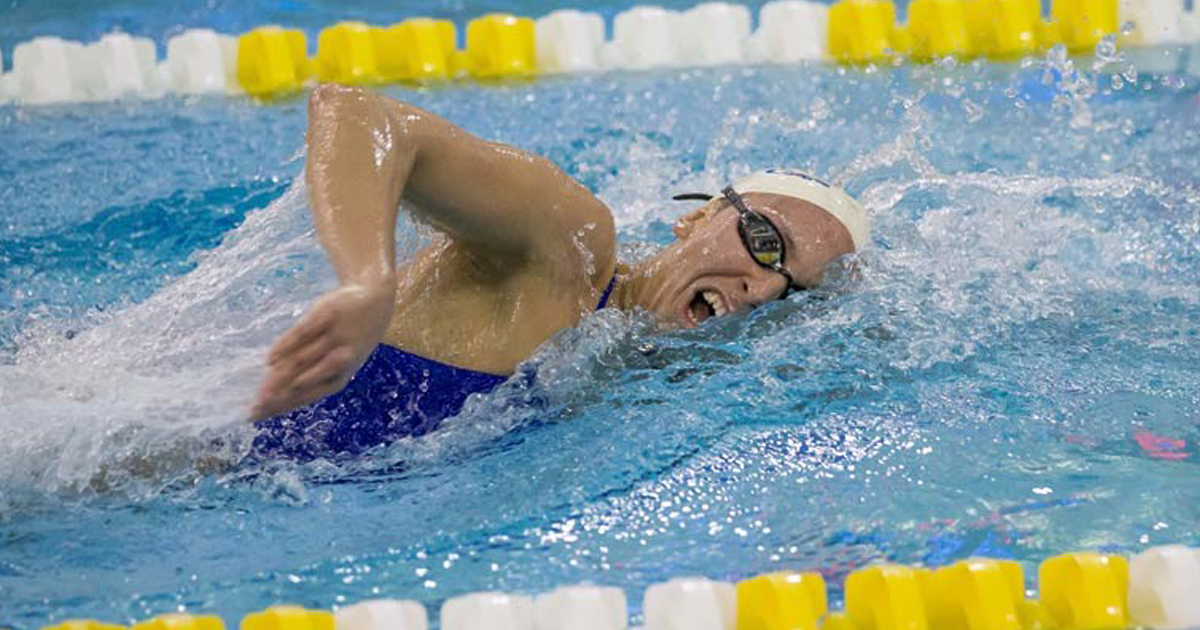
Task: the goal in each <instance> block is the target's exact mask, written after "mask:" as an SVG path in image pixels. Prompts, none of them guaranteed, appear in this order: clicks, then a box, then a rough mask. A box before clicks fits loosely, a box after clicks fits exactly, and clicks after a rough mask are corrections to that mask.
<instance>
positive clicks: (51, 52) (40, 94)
mask: <svg viewBox="0 0 1200 630" xmlns="http://www.w3.org/2000/svg"><path fill="white" fill-rule="evenodd" d="M83 54H84V49H83V44H80V43H79V42H73V41H69V40H65V39H62V38H61V37H37V38H34V39H33V40H30V41H28V42H23V43H21V44H17V47H16V49H14V50H13V71H12V73H11V75H10V76H9V80H8V88H9V96H10V97H11V98H12V99H13V100H16V101H19V102H21V103H28V104H36V105H48V104H53V103H70V102H75V101H83V100H87V98H88V92H87V89H86V85H85V71H84V68H83V61H82V59H83Z"/></svg>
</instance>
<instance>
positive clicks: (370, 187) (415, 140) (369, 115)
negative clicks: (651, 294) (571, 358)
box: [252, 85, 614, 419]
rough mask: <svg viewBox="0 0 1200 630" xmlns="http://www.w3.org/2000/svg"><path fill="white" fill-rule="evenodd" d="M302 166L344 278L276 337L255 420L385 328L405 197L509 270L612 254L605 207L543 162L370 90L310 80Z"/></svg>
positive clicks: (330, 387)
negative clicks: (585, 253)
mask: <svg viewBox="0 0 1200 630" xmlns="http://www.w3.org/2000/svg"><path fill="white" fill-rule="evenodd" d="M306 168H307V170H306V180H307V185H308V188H309V195H310V197H311V206H312V211H313V217H314V221H315V223H316V226H317V233H318V235H319V237H320V239H321V243H322V245H324V247H325V249H326V251H327V252H328V254H329V258H330V260H331V261H332V263H333V265H334V267H335V269H336V271H337V275H338V278H339V280H340V282H341V286H340V287H339V288H338V289H336V290H334V291H332V292H330V293H328V294H326V295H325V296H323V297H322V298H321V300H319V301H318V302H317V304H315V305H314V306H313V308H312V309H310V310H309V312H308V313H307V314H305V316H304V318H302V319H301V321H300V322H299V323H298V324H296V326H294V327H293V328H292V329H291V330H289V331H288V332H287V333H286V334H284V336H283V337H281V338H280V340H279V341H278V342H277V343H276V345H275V346H274V347H273V348H272V350H271V355H270V370H269V373H268V375H267V379H266V381H265V383H264V384H263V387H262V389H261V390H260V392H259V396H258V400H257V401H256V403H255V407H254V410H253V412H252V413H253V416H254V418H255V419H261V418H266V417H270V416H273V415H277V414H279V413H282V412H284V411H287V410H289V409H292V408H294V407H297V406H299V405H303V404H306V403H308V402H312V401H314V400H317V399H319V398H321V397H322V396H325V395H328V394H330V393H333V392H335V391H337V390H339V389H341V388H342V387H344V386H345V384H346V382H348V381H349V379H350V377H351V376H352V375H353V374H354V371H355V370H357V369H358V367H359V366H360V365H361V364H362V362H363V361H365V360H366V357H367V356H368V355H369V354H370V352H371V350H372V349H373V348H374V347H375V345H376V344H377V343H378V342H379V340H380V339H381V338H382V336H383V334H384V332H385V330H386V328H387V325H388V323H389V321H390V318H391V315H392V310H393V306H394V300H395V273H396V271H395V224H396V212H397V209H398V206H399V203H400V200H401V198H403V199H404V200H406V201H409V202H411V205H412V207H413V208H414V211H415V212H417V213H418V214H419V215H420V216H421V217H422V218H423V219H424V220H426V221H428V222H429V223H431V224H433V225H434V226H435V227H437V228H438V229H440V230H442V231H443V232H445V233H446V234H448V235H449V236H450V237H451V238H453V239H454V240H456V241H458V242H460V243H461V244H463V245H464V246H465V247H466V249H467V250H468V251H471V252H473V253H476V254H478V256H479V260H480V262H481V263H482V264H484V265H487V266H489V267H491V268H493V269H495V270H497V271H500V272H502V273H503V272H508V271H515V270H520V269H526V268H528V266H529V265H538V264H541V265H555V264H561V263H562V260H564V255H563V252H564V251H565V250H567V249H568V248H575V247H578V245H579V244H582V245H584V246H585V247H587V248H588V249H589V250H590V251H591V252H592V254H593V255H595V256H596V258H597V259H599V260H606V259H611V257H612V252H613V247H614V242H613V222H612V216H611V214H610V213H609V212H608V209H607V208H606V207H605V206H604V204H603V203H601V202H600V201H599V200H598V199H596V198H595V197H594V196H593V195H592V194H591V193H589V192H588V191H587V189H585V188H584V187H583V186H581V185H580V184H579V183H577V182H575V181H574V180H573V179H571V178H570V177H569V176H567V175H566V174H564V173H563V172H562V171H560V170H559V169H558V168H556V167H555V166H554V165H553V164H552V163H550V162H549V161H548V160H545V159H543V158H540V157H537V156H534V155H531V154H529V153H525V152H523V151H520V150H518V149H515V148H513V147H509V146H506V145H502V144H496V143H491V142H486V141H484V140H481V139H479V138H477V137H475V136H473V135H471V134H469V133H467V132H465V131H463V130H462V129H460V128H458V127H457V126H455V125H453V124H451V123H449V122H447V121H445V120H443V119H441V118H439V117H437V116H434V115H433V114H430V113H429V112H426V111H424V110H421V109H419V108H417V107H414V106H412V105H408V104H405V103H400V102H398V101H394V100H391V99H388V98H384V97H382V96H378V95H376V94H372V93H370V92H366V91H363V90H359V89H355V88H346V87H342V86H335V85H325V86H321V87H319V88H317V89H316V90H314V91H313V94H312V97H311V98H310V101H309V133H308V161H307V167H306ZM580 238H581V239H582V243H579V242H578V239H580ZM599 271H601V272H603V270H599Z"/></svg>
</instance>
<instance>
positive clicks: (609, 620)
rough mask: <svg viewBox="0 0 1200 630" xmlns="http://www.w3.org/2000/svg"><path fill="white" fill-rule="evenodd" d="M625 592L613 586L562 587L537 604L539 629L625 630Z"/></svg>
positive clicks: (544, 596) (541, 596) (537, 600)
mask: <svg viewBox="0 0 1200 630" xmlns="http://www.w3.org/2000/svg"><path fill="white" fill-rule="evenodd" d="M628 616H629V613H628V608H627V607H626V604H625V592H624V591H622V590H621V589H619V588H616V587H612V586H591V585H579V586H563V587H560V588H557V589H555V590H553V591H551V592H549V593H543V594H541V595H538V597H537V599H536V600H535V601H534V619H535V622H536V625H537V630H625V628H626V627H627V624H628Z"/></svg>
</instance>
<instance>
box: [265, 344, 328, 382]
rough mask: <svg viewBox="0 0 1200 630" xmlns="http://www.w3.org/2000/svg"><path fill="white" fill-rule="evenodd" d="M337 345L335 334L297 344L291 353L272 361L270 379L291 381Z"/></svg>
mask: <svg viewBox="0 0 1200 630" xmlns="http://www.w3.org/2000/svg"><path fill="white" fill-rule="evenodd" d="M336 346H337V341H336V340H335V339H334V336H333V335H330V334H324V335H321V336H319V337H315V338H313V339H311V340H310V341H309V342H308V343H307V344H305V345H301V346H297V347H296V348H295V349H294V350H293V351H292V352H291V353H289V354H286V355H283V356H281V357H280V358H279V360H277V361H275V362H273V363H271V372H270V373H269V375H268V380H271V381H282V382H291V381H294V380H295V379H296V377H298V376H299V375H301V374H304V373H305V372H307V371H308V370H309V369H310V368H312V367H313V366H314V365H316V364H317V362H318V361H320V360H321V359H323V358H324V357H325V355H327V354H329V352H330V351H331V350H333V349H334V348H335V347H336Z"/></svg>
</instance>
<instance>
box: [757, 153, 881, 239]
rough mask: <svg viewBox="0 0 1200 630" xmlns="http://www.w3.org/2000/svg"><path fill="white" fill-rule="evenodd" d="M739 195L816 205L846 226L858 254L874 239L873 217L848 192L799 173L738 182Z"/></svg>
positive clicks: (769, 173)
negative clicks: (777, 197)
mask: <svg viewBox="0 0 1200 630" xmlns="http://www.w3.org/2000/svg"><path fill="white" fill-rule="evenodd" d="M733 189H734V190H736V191H737V192H738V194H742V195H744V194H746V193H752V192H760V193H772V194H776V195H783V196H785V197H793V198H795V199H803V200H804V201H808V202H810V203H813V204H815V205H816V206H817V207H819V208H821V209H822V210H824V211H825V212H828V213H829V214H831V215H833V217H834V218H835V219H837V220H838V221H840V222H841V224H842V225H843V226H845V227H846V231H847V232H849V233H850V240H851V241H853V242H854V249H855V251H857V250H859V249H862V246H863V245H866V244H867V241H868V240H870V238H871V218H870V217H868V216H867V211H866V209H865V208H863V207H862V205H861V204H859V203H858V202H857V201H855V200H854V198H853V197H851V196H850V195H848V194H847V193H846V191H844V190H842V189H841V188H838V187H836V186H830V185H829V184H826V183H825V182H823V181H821V180H819V179H817V178H815V177H813V176H812V175H808V174H805V173H801V172H800V171H793V170H788V169H777V168H769V169H767V170H765V171H759V172H757V173H754V174H752V175H749V176H747V177H744V178H742V179H740V180H738V182H737V183H735V184H734V185H733Z"/></svg>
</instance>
